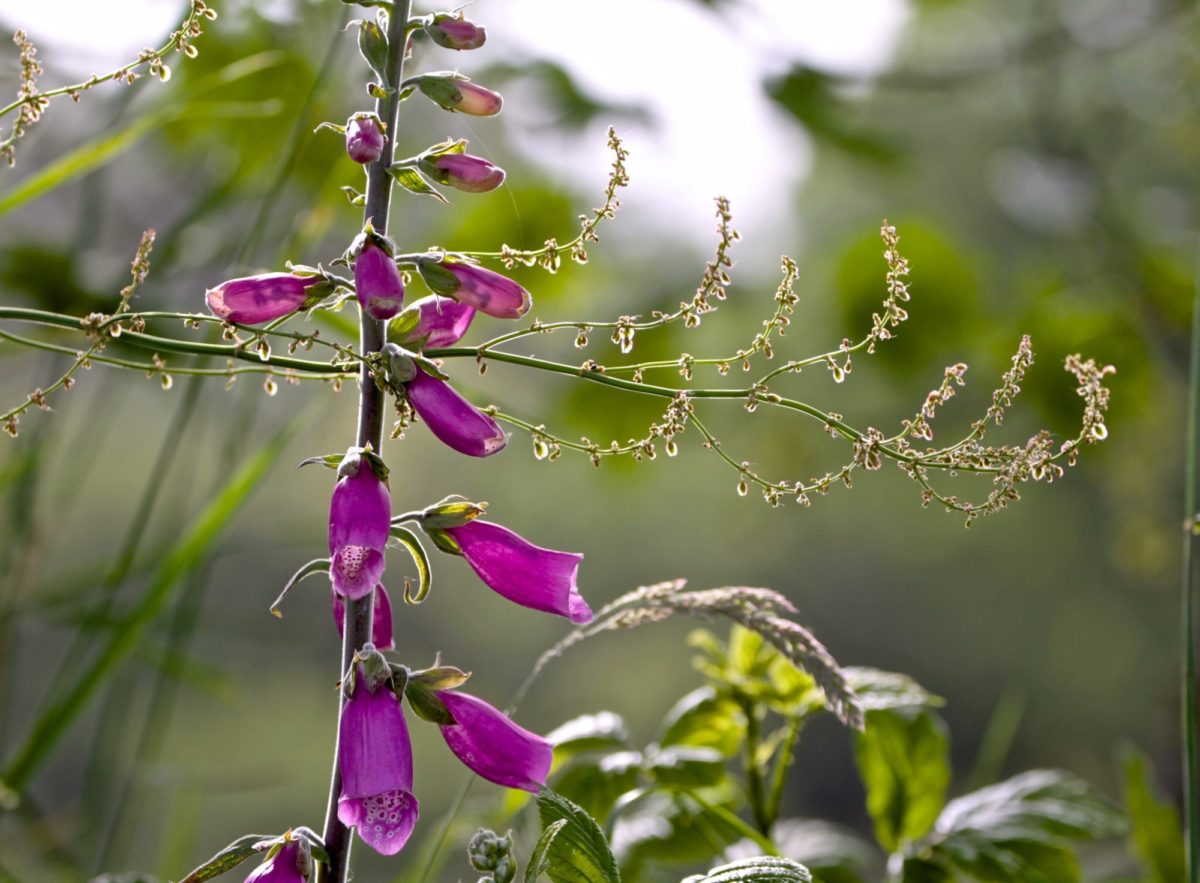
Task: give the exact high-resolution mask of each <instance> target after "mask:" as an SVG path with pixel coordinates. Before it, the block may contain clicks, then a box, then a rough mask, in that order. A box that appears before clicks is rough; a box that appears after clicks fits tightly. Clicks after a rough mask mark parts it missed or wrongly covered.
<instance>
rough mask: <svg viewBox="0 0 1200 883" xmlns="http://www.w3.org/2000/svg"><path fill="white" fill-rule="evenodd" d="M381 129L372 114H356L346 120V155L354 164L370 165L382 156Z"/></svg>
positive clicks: (382, 140)
mask: <svg viewBox="0 0 1200 883" xmlns="http://www.w3.org/2000/svg"><path fill="white" fill-rule="evenodd" d="M384 140H385V138H384V134H383V127H382V126H381V125H380V123H379V118H378V117H377V116H375V114H373V113H356V114H355V115H354V116H352V117H350V119H348V120H346V153H348V154H350V158H351V159H352V160H354V161H355V162H356V163H363V164H366V163H371V162H375V160H377V159H379V157H380V156H381V155H382V154H383V144H384Z"/></svg>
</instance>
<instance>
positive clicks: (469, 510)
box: [420, 494, 488, 531]
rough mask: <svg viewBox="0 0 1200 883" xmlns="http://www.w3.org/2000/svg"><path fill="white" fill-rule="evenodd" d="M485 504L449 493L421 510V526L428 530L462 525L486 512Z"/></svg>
mask: <svg viewBox="0 0 1200 883" xmlns="http://www.w3.org/2000/svg"><path fill="white" fill-rule="evenodd" d="M487 505H488V504H487V503H475V502H472V501H471V500H468V499H467V498H466V497H460V496H458V495H456V494H451V495H450V496H448V497H446V498H445V499H443V500H441V501H439V502H437V503H434V504H433V505H432V506H427V507H425V509H424V510H422V512H421V517H420V524H421V528H422V529H423V530H426V531H428V530H429V529H430V528H435V529H442V528H447V527H462V526H463V525H464V524H467V523H468V522H471V521H474V520H475V519H476V518H478V517H479V516H480V515H482V514H483V513H484V512H486V511H487Z"/></svg>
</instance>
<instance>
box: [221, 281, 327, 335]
mask: <svg viewBox="0 0 1200 883" xmlns="http://www.w3.org/2000/svg"><path fill="white" fill-rule="evenodd" d="M324 281H325V280H323V279H321V277H319V276H297V275H296V274H295V273H262V274H260V275H258V276H243V277H242V278H240V279H230V280H228V281H227V282H222V283H221V284H220V285H218V286H217V287H216V288H210V289H208V291H206V292H205V293H204V299H205V301H206V302H207V303H208V308H209V310H210V311H212V314H213V315H214V316H216V317H217V318H219V319H225V320H227V321H229V322H238V323H240V324H242V325H259V324H261V323H263V322H270V321H272V320H274V319H280V318H282V317H284V316H286V315H287V314H288V313H294V312H296V310H302V309H305V308H306V307H308V306H311V305H312V303H315V302H316V300H318V299H319V298H317V297H316V296H315V295H316V292H310V291H309V288H311V287H312V286H313V285H317V284H319V283H323V282H324ZM322 287H323V288H324V287H325V286H322ZM322 296H323V294H322Z"/></svg>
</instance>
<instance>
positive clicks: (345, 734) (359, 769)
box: [338, 671, 418, 855]
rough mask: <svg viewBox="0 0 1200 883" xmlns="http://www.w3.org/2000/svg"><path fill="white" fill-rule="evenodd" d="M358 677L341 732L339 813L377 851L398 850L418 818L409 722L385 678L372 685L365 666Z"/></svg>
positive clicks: (384, 853)
mask: <svg viewBox="0 0 1200 883" xmlns="http://www.w3.org/2000/svg"><path fill="white" fill-rule="evenodd" d="M355 677H356V681H355V689H354V694H353V695H352V696H351V697H350V699H349V700H348V701H347V703H346V707H345V708H344V709H343V710H342V722H341V726H340V728H339V732H338V764H339V769H340V770H341V773H342V793H341V796H340V797H339V798H338V819H339V820H341V822H342V824H343V825H347V826H355V827H357V828H358V836H359V837H361V838H362V840H363V842H364V843H366V844H367V845H368V846H370V847H371V848H372V849H374V850H375V851H376V852H378V853H380V854H382V855H395V854H396V853H397V852H399V851H400V850H401V849H402V848H403V847H404V844H405V842H406V841H407V840H408V837H409V835H410V834H411V833H412V830H413V826H414V825H416V823H417V813H418V805H417V799H416V798H415V797H414V796H413V793H412V784H413V765H412V744H411V743H410V742H409V739H408V726H407V724H405V722H404V710H403V709H402V708H401V707H400V702H399V701H398V700H397V699H396V696H395V694H394V693H392V691H391V689H390V688H389V687H388V686H387V685H386V684H380V685H379V686H378V687H376V689H375V690H374V691H372V690H371V689H370V688H369V687H368V686H367V682H366V680H365V679H364V678H363V676H362V672H361V671H358V672H357V674H356V676H355Z"/></svg>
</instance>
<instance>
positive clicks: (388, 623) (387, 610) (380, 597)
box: [330, 586, 396, 650]
mask: <svg viewBox="0 0 1200 883" xmlns="http://www.w3.org/2000/svg"><path fill="white" fill-rule="evenodd" d="M330 594H331V595H332V596H333V621H334V622H335V623H337V630H338V634H339V635H341V634H342V632H343V630H344V629H345V626H346V602H345V600H344V599H343V598H342V596H341V595H339V594H338V593H337V592H331V593H330ZM371 643H372V644H374V645H375V649H376V650H393V649H395V647H396V642H395V639H394V638H393V637H392V599H391V598H389V597H388V593H387V589H385V588H384V587H383V586H376V587H375V601H374V604H373V606H372V611H371Z"/></svg>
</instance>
